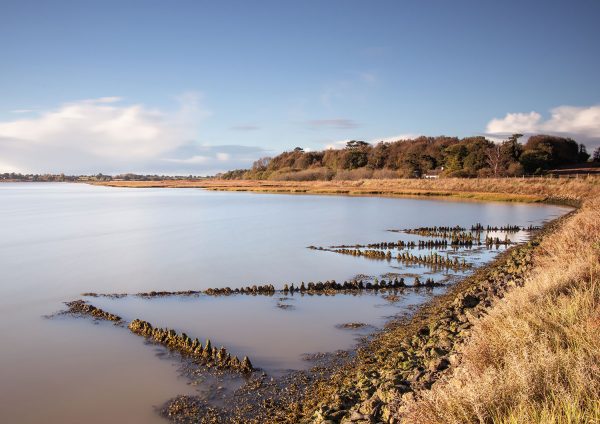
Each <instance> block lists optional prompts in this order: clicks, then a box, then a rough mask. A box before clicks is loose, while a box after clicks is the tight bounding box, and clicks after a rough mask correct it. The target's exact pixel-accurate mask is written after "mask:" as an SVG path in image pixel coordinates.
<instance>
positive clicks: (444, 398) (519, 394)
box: [401, 195, 600, 424]
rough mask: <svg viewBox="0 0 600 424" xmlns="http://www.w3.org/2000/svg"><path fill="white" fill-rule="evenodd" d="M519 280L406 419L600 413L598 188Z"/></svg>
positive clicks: (561, 420) (588, 417)
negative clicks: (522, 282)
mask: <svg viewBox="0 0 600 424" xmlns="http://www.w3.org/2000/svg"><path fill="white" fill-rule="evenodd" d="M540 247H541V249H540V253H539V254H537V256H536V257H535V258H534V263H535V265H534V269H533V271H532V272H531V274H530V276H529V277H528V279H527V281H526V283H525V285H524V287H521V288H517V289H514V290H513V291H511V292H510V293H509V294H508V295H507V296H506V297H505V298H504V299H503V300H501V301H499V302H497V304H496V305H495V306H493V307H492V308H491V309H490V310H489V314H488V315H487V316H485V317H484V318H482V319H480V320H479V321H478V322H477V323H476V324H475V326H474V328H473V332H472V336H471V338H470V339H469V340H468V342H467V343H466V344H465V345H464V346H463V347H462V348H461V353H462V360H461V363H460V365H459V366H458V367H456V368H455V369H454V371H453V373H452V375H451V376H449V377H448V378H447V379H446V380H445V381H442V382H440V383H438V384H437V385H435V386H434V387H433V388H432V390H430V391H426V392H423V393H422V398H421V399H420V400H418V401H417V402H413V403H410V404H408V405H407V406H406V407H405V410H404V411H403V412H402V413H401V415H402V418H403V419H404V420H406V421H403V422H410V423H421V424H425V423H427V424H429V423H505V424H513V423H514V424H516V423H540V424H542V423H544V424H547V423H548V424H552V423H556V424H567V423H600V400H599V399H600V279H599V277H600V198H599V197H598V196H597V195H593V196H592V197H591V198H590V199H589V200H587V201H586V202H585V203H584V205H583V207H582V208H581V209H580V210H579V211H578V212H577V213H576V214H575V215H573V216H572V217H570V218H569V219H568V221H567V222H565V223H564V224H563V225H562V226H561V227H560V228H559V229H558V230H557V232H555V233H553V234H551V235H549V236H548V237H546V238H544V240H543V242H542V244H541V246H540Z"/></svg>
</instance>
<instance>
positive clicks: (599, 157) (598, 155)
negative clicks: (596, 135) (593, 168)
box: [592, 146, 600, 162]
mask: <svg viewBox="0 0 600 424" xmlns="http://www.w3.org/2000/svg"><path fill="white" fill-rule="evenodd" d="M592 162H600V146H598V147H596V150H594V154H593V155H592Z"/></svg>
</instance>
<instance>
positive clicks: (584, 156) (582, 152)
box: [578, 144, 590, 162]
mask: <svg viewBox="0 0 600 424" xmlns="http://www.w3.org/2000/svg"><path fill="white" fill-rule="evenodd" d="M578 156H579V162H587V160H588V159H589V158H590V154H589V153H588V152H587V149H586V148H585V146H584V145H583V144H580V145H579V155H578Z"/></svg>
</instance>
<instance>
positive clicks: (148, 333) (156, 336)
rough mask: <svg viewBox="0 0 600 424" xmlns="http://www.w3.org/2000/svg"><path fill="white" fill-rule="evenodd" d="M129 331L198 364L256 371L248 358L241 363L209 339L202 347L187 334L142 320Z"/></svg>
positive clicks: (239, 370) (136, 322) (225, 368)
mask: <svg viewBox="0 0 600 424" xmlns="http://www.w3.org/2000/svg"><path fill="white" fill-rule="evenodd" d="M129 329H130V330H131V331H132V332H133V333H135V334H138V335H140V336H143V337H145V338H146V339H149V340H151V341H153V342H155V343H158V344H161V345H163V346H165V347H167V348H168V349H170V350H172V351H178V352H179V353H181V354H183V355H187V356H190V357H192V358H193V359H194V360H195V361H196V362H198V363H200V364H201V365H204V366H207V367H216V368H218V369H220V370H230V371H236V372H240V373H243V374H248V373H251V372H252V371H253V370H254V368H253V366H252V363H251V362H250V359H248V357H247V356H244V359H242V360H241V361H240V360H239V359H238V357H237V356H231V354H230V353H228V352H227V350H226V349H225V348H224V347H223V346H221V348H219V349H217V348H216V347H213V346H212V344H211V342H210V340H209V339H207V340H206V343H205V344H204V346H202V343H200V342H199V341H198V339H194V340H192V339H191V338H190V337H189V336H188V335H187V334H185V333H181V334H178V333H177V332H176V331H175V330H172V329H168V328H157V327H153V326H152V325H151V324H150V323H149V322H147V321H142V320H140V319H135V320H133V321H132V322H131V323H130V324H129Z"/></svg>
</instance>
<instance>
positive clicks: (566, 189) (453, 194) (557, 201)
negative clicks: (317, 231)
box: [86, 177, 600, 207]
mask: <svg viewBox="0 0 600 424" xmlns="http://www.w3.org/2000/svg"><path fill="white" fill-rule="evenodd" d="M86 184H91V185H98V186H106V187H120V188H198V189H204V190H210V191H231V192H253V193H265V194H306V195H343V196H356V197H362V196H369V197H370V196H375V197H389V198H422V199H450V200H463V201H470V200H472V201H484V202H496V201H499V202H519V203H543V204H554V205H560V206H571V207H578V206H580V201H581V199H582V198H583V197H585V195H586V194H587V191H588V190H589V189H590V186H593V187H598V186H600V178H596V177H585V178H577V179H568V180H565V179H552V178H539V179H538V178H532V179H519V178H515V179H509V178H502V179H491V178H486V179H464V178H463V179H460V178H449V179H439V180H419V179H394V180H358V181H303V182H302V181H299V182H296V181H293V182H292V181H269V180H216V179H213V180H203V181H189V180H169V181H105V182H87V183H86Z"/></svg>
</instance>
